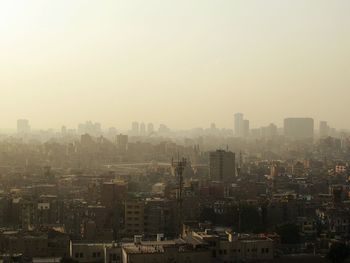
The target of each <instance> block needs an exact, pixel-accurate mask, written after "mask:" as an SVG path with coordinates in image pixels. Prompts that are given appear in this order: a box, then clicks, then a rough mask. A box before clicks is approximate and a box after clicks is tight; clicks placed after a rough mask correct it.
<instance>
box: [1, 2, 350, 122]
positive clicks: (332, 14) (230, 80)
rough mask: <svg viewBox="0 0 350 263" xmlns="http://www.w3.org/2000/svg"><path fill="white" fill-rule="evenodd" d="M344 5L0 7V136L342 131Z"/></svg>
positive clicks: (349, 65)
mask: <svg viewBox="0 0 350 263" xmlns="http://www.w3.org/2000/svg"><path fill="white" fill-rule="evenodd" d="M349 14H350V1H348V0H289V1H286V0H264V1H261V0H256V1H253V0H178V1H172V0H147V1H145V0H123V1H120V0H119V1H118V0H113V1H112V0H111V1H107V0H104V1H103V0H101V1H97V0H94V1H92V0H91V1H89V0H50V1H47V0H41V1H39V0H30V1H29V0H23V1H18V0H0V128H12V127H15V122H16V119H18V118H28V119H29V120H30V121H31V124H32V126H33V128H47V127H53V128H58V127H60V126H61V125H63V124H65V125H67V126H69V127H76V124H77V123H78V122H83V121H85V120H90V119H91V120H94V121H100V122H101V123H102V124H103V126H104V127H108V126H116V127H117V128H127V127H129V125H130V123H131V121H133V120H138V121H144V122H154V123H166V124H168V126H170V127H174V128H176V127H177V128H191V127H196V126H209V124H210V123H211V122H216V124H217V126H218V127H227V128H232V127H233V114H234V113H235V112H244V113H245V115H246V117H247V118H249V119H250V120H251V125H252V126H253V127H257V126H260V125H265V124H268V123H269V122H275V123H277V124H280V125H281V124H282V120H283V118H284V117H288V116H310V117H314V118H315V119H316V120H320V119H322V120H328V121H329V123H330V124H331V125H332V126H335V127H338V128H350V118H348V115H349V113H350V110H349V106H348V105H349V104H348V101H349V99H350V85H349V84H350V15H349Z"/></svg>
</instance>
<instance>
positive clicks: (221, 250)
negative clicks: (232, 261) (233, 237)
mask: <svg viewBox="0 0 350 263" xmlns="http://www.w3.org/2000/svg"><path fill="white" fill-rule="evenodd" d="M236 252H238V253H241V250H240V249H232V250H231V253H236ZM246 252H247V253H249V252H255V253H257V252H258V249H257V248H252V249H251V250H250V249H249V248H248V249H247V251H246ZM268 253H269V248H262V249H261V254H268ZM219 254H220V255H227V250H226V249H220V250H219Z"/></svg>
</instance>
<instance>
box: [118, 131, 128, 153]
mask: <svg viewBox="0 0 350 263" xmlns="http://www.w3.org/2000/svg"><path fill="white" fill-rule="evenodd" d="M117 148H118V150H119V151H121V152H123V153H124V152H126V151H127V149H128V135H123V134H119V135H117Z"/></svg>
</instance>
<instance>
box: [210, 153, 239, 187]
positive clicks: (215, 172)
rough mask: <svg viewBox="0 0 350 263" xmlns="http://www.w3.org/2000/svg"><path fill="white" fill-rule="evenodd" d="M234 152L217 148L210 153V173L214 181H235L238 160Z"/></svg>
mask: <svg viewBox="0 0 350 263" xmlns="http://www.w3.org/2000/svg"><path fill="white" fill-rule="evenodd" d="M235 159H236V158H235V154H234V153H233V152H229V151H224V150H217V151H215V152H210V153H209V173H210V179H211V180H212V181H220V182H233V181H234V179H235V175H236V163H235V162H236V160H235Z"/></svg>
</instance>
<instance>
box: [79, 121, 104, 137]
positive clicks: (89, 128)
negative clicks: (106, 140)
mask: <svg viewBox="0 0 350 263" xmlns="http://www.w3.org/2000/svg"><path fill="white" fill-rule="evenodd" d="M78 133H79V134H85V133H87V134H90V135H93V136H98V135H100V134H101V133H102V128H101V123H98V122H95V123H93V122H92V121H87V122H85V123H81V124H79V125H78Z"/></svg>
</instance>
